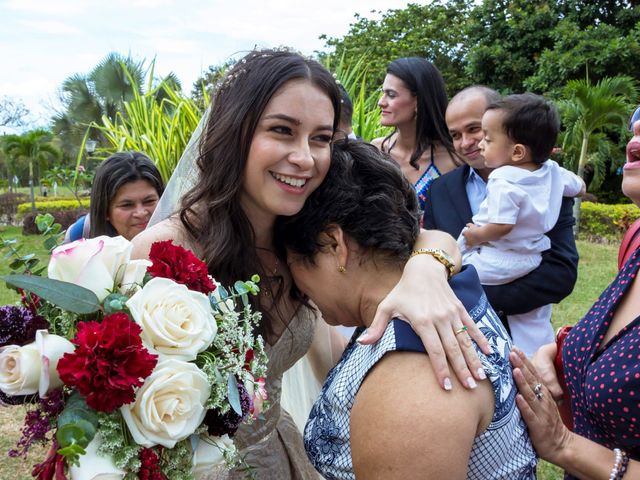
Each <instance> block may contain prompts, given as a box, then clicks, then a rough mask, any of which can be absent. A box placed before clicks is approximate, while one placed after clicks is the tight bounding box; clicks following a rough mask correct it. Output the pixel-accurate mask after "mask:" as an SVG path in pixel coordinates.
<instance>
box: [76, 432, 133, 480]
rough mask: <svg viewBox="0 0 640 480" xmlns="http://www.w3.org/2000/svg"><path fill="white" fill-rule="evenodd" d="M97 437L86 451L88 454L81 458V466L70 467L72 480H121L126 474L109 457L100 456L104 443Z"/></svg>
mask: <svg viewBox="0 0 640 480" xmlns="http://www.w3.org/2000/svg"><path fill="white" fill-rule="evenodd" d="M99 437H100V436H99V435H96V436H95V437H94V439H93V440H92V441H91V443H89V445H88V446H87V448H86V449H85V451H86V453H85V454H84V455H81V456H80V464H79V465H70V467H69V473H70V474H71V480H121V479H123V478H124V476H125V474H126V472H125V471H124V470H122V469H120V468H118V467H116V466H115V464H114V463H113V460H112V459H111V458H109V457H103V456H102V455H100V454H98V448H99V447H100V444H101V443H102V442H101V441H100V439H99Z"/></svg>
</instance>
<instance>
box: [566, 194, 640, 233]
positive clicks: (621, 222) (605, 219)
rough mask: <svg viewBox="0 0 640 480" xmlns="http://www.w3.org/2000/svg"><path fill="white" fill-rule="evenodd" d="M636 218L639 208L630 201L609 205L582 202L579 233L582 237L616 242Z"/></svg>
mask: <svg viewBox="0 0 640 480" xmlns="http://www.w3.org/2000/svg"><path fill="white" fill-rule="evenodd" d="M638 218H640V208H638V207H637V206H635V205H634V204H632V203H629V204H623V205H609V204H606V203H592V202H582V205H581V207H580V232H579V234H580V237H581V238H583V239H588V240H600V241H602V240H604V241H613V242H618V241H620V240H621V239H622V235H624V232H626V231H627V229H628V228H629V226H630V225H631V224H632V223H633V222H634V221H635V220H636V219H638Z"/></svg>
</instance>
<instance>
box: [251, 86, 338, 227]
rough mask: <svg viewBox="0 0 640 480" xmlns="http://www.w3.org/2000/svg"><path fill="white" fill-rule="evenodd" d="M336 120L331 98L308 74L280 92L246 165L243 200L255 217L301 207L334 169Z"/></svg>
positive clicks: (259, 128)
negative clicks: (332, 141) (308, 78)
mask: <svg viewBox="0 0 640 480" xmlns="http://www.w3.org/2000/svg"><path fill="white" fill-rule="evenodd" d="M333 120H334V111H333V105H332V103H331V100H330V99H329V97H328V96H327V95H326V94H325V93H324V92H323V91H322V90H320V89H319V88H318V87H316V86H315V85H313V84H312V83H311V82H309V81H307V80H291V81H289V82H287V83H285V84H284V85H283V86H282V88H280V90H278V91H277V92H276V94H275V95H274V96H273V97H272V98H271V100H270V101H269V103H268V104H267V106H266V108H265V109H264V111H263V112H262V115H261V117H260V120H259V121H258V125H257V127H256V130H255V133H254V135H253V139H252V141H251V147H250V149H249V155H248V158H247V163H246V166H245V169H244V174H243V188H242V193H241V196H240V201H241V203H242V207H243V209H244V211H245V213H246V214H247V216H248V217H249V218H250V219H252V220H257V219H260V221H261V222H264V221H271V220H272V219H273V220H275V217H276V216H278V215H287V216H288V215H294V214H296V213H298V212H299V211H300V209H301V208H302V206H303V205H304V202H305V201H306V199H307V197H308V196H309V194H310V193H311V192H312V191H313V190H315V189H316V188H317V187H318V185H320V183H321V182H322V180H324V177H325V175H326V173H327V171H328V169H329V165H330V163H331V139H332V136H333ZM252 223H254V222H252ZM254 225H255V223H254Z"/></svg>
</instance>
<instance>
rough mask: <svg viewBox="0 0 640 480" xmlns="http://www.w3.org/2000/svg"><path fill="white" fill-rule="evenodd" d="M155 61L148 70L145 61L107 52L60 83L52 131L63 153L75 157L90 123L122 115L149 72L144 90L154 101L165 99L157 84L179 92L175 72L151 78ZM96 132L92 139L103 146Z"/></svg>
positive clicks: (138, 93)
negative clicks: (59, 102)
mask: <svg viewBox="0 0 640 480" xmlns="http://www.w3.org/2000/svg"><path fill="white" fill-rule="evenodd" d="M154 66H155V62H154V61H152V62H151V63H150V65H149V67H146V66H145V61H144V60H142V61H136V60H134V59H133V58H131V57H130V56H126V57H125V56H123V55H120V54H118V53H115V52H112V53H109V54H108V55H107V56H106V57H105V58H104V59H102V60H101V61H100V63H98V65H96V66H95V67H94V68H93V69H92V70H91V72H89V73H88V74H82V73H75V74H73V75H71V76H69V77H68V78H67V79H66V80H65V81H64V82H63V84H62V88H61V100H62V103H63V105H64V110H63V111H62V112H59V113H58V114H57V115H56V116H55V117H54V119H53V131H54V133H56V134H57V135H58V137H59V138H60V139H61V140H62V145H63V149H64V151H65V153H66V154H67V155H68V156H70V157H76V156H77V155H78V153H79V151H78V148H79V146H80V145H82V144H83V138H84V137H85V133H86V131H87V128H88V126H89V125H90V124H92V123H100V122H101V121H102V119H103V118H106V119H108V120H110V121H114V120H115V119H116V117H117V116H118V115H122V114H123V113H124V106H125V104H126V103H127V102H131V101H133V100H134V99H135V98H136V96H137V95H141V94H142V93H143V88H144V86H145V76H146V75H147V74H148V72H151V73H150V75H149V78H150V79H151V81H150V82H149V83H148V84H147V90H153V91H154V94H155V95H156V101H158V102H161V101H162V99H163V98H167V93H166V91H165V90H164V88H156V86H157V85H164V86H169V87H171V88H172V89H178V90H179V89H180V88H181V86H180V81H179V80H178V78H177V76H176V75H175V74H174V73H169V75H167V76H166V77H165V78H162V79H156V78H155V77H154V76H153V69H154ZM94 133H95V136H96V138H95V140H97V141H98V142H99V143H101V144H104V143H105V139H104V137H102V136H101V134H100V132H94Z"/></svg>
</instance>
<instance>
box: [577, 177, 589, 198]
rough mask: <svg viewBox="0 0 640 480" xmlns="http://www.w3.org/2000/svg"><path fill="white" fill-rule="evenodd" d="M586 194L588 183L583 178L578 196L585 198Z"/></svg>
mask: <svg viewBox="0 0 640 480" xmlns="http://www.w3.org/2000/svg"><path fill="white" fill-rule="evenodd" d="M580 180H582V179H580ZM586 194H587V184H586V183H584V180H582V188H581V189H580V191H579V192H578V195H576V196H577V197H580V198H584V197H585V195H586Z"/></svg>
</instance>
